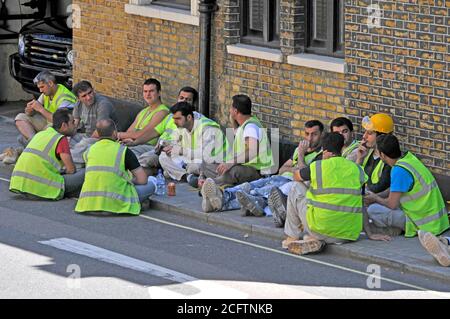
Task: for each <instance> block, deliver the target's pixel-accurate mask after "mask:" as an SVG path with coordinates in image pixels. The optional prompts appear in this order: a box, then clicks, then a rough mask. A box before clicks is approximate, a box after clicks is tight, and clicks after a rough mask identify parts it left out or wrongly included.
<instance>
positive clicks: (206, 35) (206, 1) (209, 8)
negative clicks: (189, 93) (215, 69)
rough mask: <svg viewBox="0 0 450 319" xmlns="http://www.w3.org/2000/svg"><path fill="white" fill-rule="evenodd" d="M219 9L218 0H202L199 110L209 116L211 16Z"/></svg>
mask: <svg viewBox="0 0 450 319" xmlns="http://www.w3.org/2000/svg"><path fill="white" fill-rule="evenodd" d="M216 10H217V6H216V0H200V3H199V8H198V11H199V12H200V74H199V112H200V113H201V114H203V115H205V116H207V117H209V96H210V92H209V90H210V79H211V76H210V73H211V72H210V71H211V70H210V69H211V28H212V24H211V17H212V13H213V12H214V11H216Z"/></svg>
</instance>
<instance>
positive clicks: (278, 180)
mask: <svg viewBox="0 0 450 319" xmlns="http://www.w3.org/2000/svg"><path fill="white" fill-rule="evenodd" d="M290 181H291V180H290V179H289V178H287V177H284V176H281V175H274V176H270V177H266V178H260V179H257V180H256V181H252V182H250V183H249V184H250V192H247V193H248V194H250V195H253V196H258V197H263V198H265V199H267V198H268V197H269V194H270V191H271V190H272V188H274V187H280V186H282V185H284V184H286V183H288V182H290ZM247 190H248V189H245V188H242V184H239V185H237V186H234V187H229V188H226V189H225V190H224V191H223V205H222V210H223V211H224V210H234V209H239V208H241V205H240V204H239V202H238V201H237V199H236V192H237V191H247ZM266 206H267V201H266V204H265V206H264V207H261V208H263V209H264V208H265V207H266Z"/></svg>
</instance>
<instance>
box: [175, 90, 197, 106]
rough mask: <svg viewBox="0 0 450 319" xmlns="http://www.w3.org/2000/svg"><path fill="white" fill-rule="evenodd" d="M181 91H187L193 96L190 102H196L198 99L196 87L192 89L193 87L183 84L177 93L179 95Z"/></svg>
mask: <svg viewBox="0 0 450 319" xmlns="http://www.w3.org/2000/svg"><path fill="white" fill-rule="evenodd" d="M181 92H187V93H192V95H193V97H192V104H195V103H197V101H198V92H197V90H196V89H194V88H193V87H190V86H185V87H182V88H181V90H180V91H178V95H180V93H181Z"/></svg>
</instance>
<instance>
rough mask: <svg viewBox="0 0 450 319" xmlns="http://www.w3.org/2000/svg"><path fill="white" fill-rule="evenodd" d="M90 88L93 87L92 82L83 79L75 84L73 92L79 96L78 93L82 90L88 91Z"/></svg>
mask: <svg viewBox="0 0 450 319" xmlns="http://www.w3.org/2000/svg"><path fill="white" fill-rule="evenodd" d="M90 89H93V87H92V84H91V83H90V82H89V81H86V80H83V81H80V82H78V83H77V84H75V85H74V86H73V89H72V93H73V94H75V96H76V97H78V94H80V93H81V92H86V91H88V90H90Z"/></svg>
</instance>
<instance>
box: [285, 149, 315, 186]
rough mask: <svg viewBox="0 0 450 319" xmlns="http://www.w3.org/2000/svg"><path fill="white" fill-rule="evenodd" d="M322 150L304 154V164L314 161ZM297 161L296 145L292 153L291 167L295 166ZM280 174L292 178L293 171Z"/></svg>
mask: <svg viewBox="0 0 450 319" xmlns="http://www.w3.org/2000/svg"><path fill="white" fill-rule="evenodd" d="M322 152H323V151H322V150H320V151H314V152H311V153H309V154H308V155H306V156H305V164H306V165H309V164H311V162H312V161H314V160H315V159H316V157H317V156H319V155H320V154H322ZM297 163H298V147H297V148H296V149H295V151H294V155H292V167H296V166H297ZM281 176H285V177H287V178H290V179H294V173H291V172H284V173H283V174H281Z"/></svg>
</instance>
